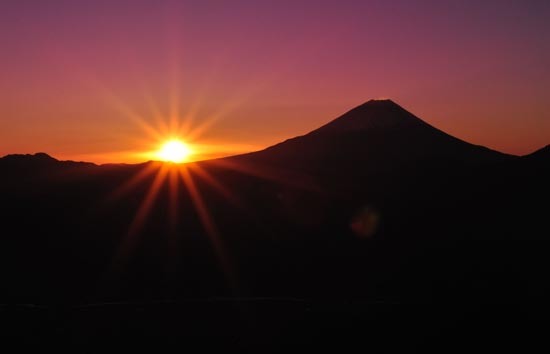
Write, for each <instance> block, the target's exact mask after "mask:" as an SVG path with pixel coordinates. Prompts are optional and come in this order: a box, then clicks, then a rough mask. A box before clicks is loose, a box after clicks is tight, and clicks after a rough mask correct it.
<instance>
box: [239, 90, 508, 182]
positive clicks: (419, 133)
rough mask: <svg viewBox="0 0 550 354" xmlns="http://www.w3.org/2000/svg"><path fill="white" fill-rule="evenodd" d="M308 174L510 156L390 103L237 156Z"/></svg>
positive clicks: (369, 105) (371, 103)
mask: <svg viewBox="0 0 550 354" xmlns="http://www.w3.org/2000/svg"><path fill="white" fill-rule="evenodd" d="M237 158H238V159H244V160H251V161H254V162H259V163H271V164H274V165H276V166H283V167H285V168H293V167H295V168H298V169H301V170H303V169H309V170H310V171H311V172H321V171H323V172H324V171H327V170H334V171H337V173H341V171H340V169H341V168H344V171H346V172H345V173H347V172H348V171H353V170H357V169H362V170H370V171H373V172H380V171H385V170H388V169H394V168H399V167H403V166H405V165H411V164H416V163H418V162H420V161H427V160H430V161H431V163H434V162H438V161H447V162H449V161H451V160H452V161H453V163H459V164H468V163H470V164H471V163H481V162H489V161H499V160H503V159H506V158H510V156H508V155H505V154H502V153H499V152H496V151H493V150H490V149H488V148H485V147H482V146H476V145H472V144H469V143H466V142H464V141H462V140H460V139H457V138H455V137H453V136H450V135H448V134H446V133H444V132H442V131H440V130H438V129H436V128H434V127H432V126H431V125H429V124H427V123H426V122H424V121H422V120H421V119H420V118H418V117H416V116H414V115H413V114H411V113H410V112H408V111H406V110H405V109H403V108H402V107H400V106H399V105H397V104H396V103H394V102H393V101H391V100H370V101H368V102H366V103H364V104H363V105H360V106H358V107H356V108H354V109H352V110H351V111H349V112H347V113H345V114H343V115H342V116H341V117H339V118H337V119H335V120H333V121H332V122H330V123H328V124H326V125H324V126H322V127H321V128H319V129H316V130H314V131H312V132H310V133H308V134H306V135H304V136H299V137H296V138H293V139H289V140H287V141H285V142H282V143H280V144H277V145H275V146H272V147H269V148H267V149H265V150H263V151H260V152H255V153H251V154H248V155H243V156H241V157H237Z"/></svg>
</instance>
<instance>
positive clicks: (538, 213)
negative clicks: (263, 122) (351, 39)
mask: <svg viewBox="0 0 550 354" xmlns="http://www.w3.org/2000/svg"><path fill="white" fill-rule="evenodd" d="M546 152H547V148H546V149H543V150H541V151H540V152H537V153H535V154H532V155H528V156H525V157H516V156H509V155H505V154H501V153H499V152H496V151H492V150H490V149H487V148H484V147H480V146H475V145H472V144H469V143H467V142H464V141H461V140H459V139H457V138H454V137H452V136H449V135H448V134H446V133H444V132H441V131H439V130H437V129H436V128H434V127H432V126H430V125H428V124H427V123H425V122H423V121H422V120H420V119H419V118H417V117H415V116H414V115H412V114H411V113H409V112H407V111H406V110H404V109H403V108H401V107H399V106H398V105H396V104H395V103H393V102H392V101H386V100H384V101H369V102H367V103H365V104H363V105H361V106H359V107H357V108H355V109H353V110H351V111H350V112H348V113H346V114H344V115H343V116H341V117H339V118H337V119H336V120H334V121H332V122H330V123H328V124H327V125H325V126H323V127H321V128H319V129H317V130H314V131H312V132H311V133H309V134H306V135H304V136H301V137H297V138H294V139H290V140H287V141H285V142H283V143H281V144H278V145H275V146H273V147H270V148H268V149H265V150H263V151H259V152H255V153H251V154H245V155H240V156H234V157H229V158H224V159H217V160H210V161H203V162H198V163H191V164H186V165H181V166H178V165H170V164H162V163H158V162H148V163H144V164H139V165H105V166H96V165H93V164H84V163H75V162H60V161H57V160H55V159H53V158H51V157H49V156H47V155H45V154H38V155H32V156H31V155H27V156H21V155H18V156H8V157H4V158H2V159H0V195H1V200H2V204H1V206H0V217H1V224H0V225H1V226H2V232H1V237H0V267H1V268H0V269H1V270H0V275H1V276H2V279H3V282H2V285H1V290H2V291H1V295H0V298H1V299H2V302H3V303H7V304H14V303H17V304H21V303H27V304H29V303H30V304H38V305H43V306H59V307H61V308H62V309H63V311H65V312H68V313H70V314H72V316H75V318H76V319H75V320H74V321H76V322H75V323H80V322H78V321H79V319H80V318H81V317H80V316H81V315H83V314H82V313H81V312H79V311H81V310H78V311H77V310H75V309H81V306H83V305H85V304H99V303H105V302H123V303H125V304H128V303H130V304H131V303H132V302H140V303H143V302H145V303H147V304H149V305H148V306H151V308H149V310H147V311H150V312H147V311H146V312H147V313H148V315H147V316H150V317H147V318H148V322H151V323H155V326H157V325H158V324H159V323H162V321H163V320H167V319H170V320H169V321H168V322H169V323H170V325H168V324H167V325H166V326H164V327H161V328H163V329H162V330H161V329H157V328H154V326H148V325H146V324H142V325H141V326H142V327H140V330H141V331H142V332H140V333H141V335H144V336H147V333H150V332H151V333H153V332H154V333H157V334H158V333H159V332H163V331H164V330H165V329H167V328H168V327H169V326H176V328H180V327H178V326H183V327H184V329H182V330H185V331H188V330H190V328H193V327H194V324H195V323H191V322H185V321H184V322H185V324H183V323H182V322H180V320H178V319H176V318H174V316H173V315H168V313H170V311H171V310H174V311H176V312H177V313H181V316H178V318H185V317H186V316H189V314H191V313H192V314H193V316H192V318H194V319H195V320H197V321H199V322H200V320H199V319H201V318H209V319H211V321H212V322H217V321H218V319H219V317H220V316H222V315H221V314H222V313H226V312H225V311H226V310H227V306H226V305H223V304H222V303H219V302H216V301H215V300H214V299H215V298H217V297H223V298H228V297H230V298H237V299H241V300H239V301H240V302H239V303H238V304H237V305H236V307H235V308H237V309H238V310H236V312H235V311H233V310H235V308H233V307H231V308H232V310H231V311H229V312H227V313H231V314H233V315H235V314H236V313H241V312H239V311H241V309H242V307H243V306H244V307H246V308H248V307H251V308H253V309H254V310H253V311H252V312H254V313H255V314H256V315H258V316H259V317H257V318H256V320H257V321H258V323H263V324H265V323H264V322H262V319H263V320H264V321H265V322H269V323H271V325H273V326H279V327H278V329H277V330H280V329H281V328H286V329H287V330H291V329H292V330H291V332H292V333H293V335H296V336H297V337H300V338H302V337H304V336H305V337H307V338H319V337H324V338H326V340H325V342H323V341H320V342H317V341H318V339H316V341H315V344H316V345H317V347H315V346H314V347H315V348H322V347H323V343H326V341H329V342H330V338H333V337H331V336H334V340H335V341H336V338H338V337H339V336H340V335H348V334H349V335H352V336H354V338H355V339H357V340H358V343H362V345H365V341H364V336H365V333H372V334H373V335H372V336H369V338H368V340H367V343H368V344H367V347H368V346H369V345H374V346H376V345H380V346H381V347H383V346H386V345H387V342H388V341H391V338H392V336H393V335H396V336H398V337H400V338H402V336H403V335H405V333H407V335H408V336H409V337H407V338H408V341H403V342H401V343H411V341H412V342H417V341H419V340H420V341H421V340H422V338H425V333H431V332H430V331H434V332H437V333H439V332H440V331H446V330H448V332H445V333H446V334H445V335H444V336H443V337H441V338H443V339H440V340H442V341H443V342H449V341H451V342H461V343H473V339H468V338H470V337H464V336H465V333H466V332H467V331H466V329H469V330H472V328H474V329H475V328H477V330H479V331H480V332H479V333H482V332H483V331H484V330H486V328H487V327H488V326H489V327H490V326H493V327H492V328H493V330H494V332H492V333H493V334H494V335H495V336H496V335H497V334H498V336H500V337H502V333H509V334H511V333H516V332H514V331H517V330H519V329H518V327H517V324H518V323H522V324H525V323H526V321H527V320H530V319H531V317H529V316H534V313H539V312H531V311H530V310H529V311H527V314H525V313H523V312H521V311H520V312H521V313H519V314H518V313H515V312H513V311H512V310H510V311H511V312H510V313H509V314H510V317H507V319H506V320H503V319H502V318H503V315H502V316H495V317H494V318H495V319H498V320H494V321H493V320H488V318H489V317H488V316H493V314H492V313H491V314H490V315H489V314H488V313H482V314H480V312H479V311H482V312H483V311H484V310H483V307H482V306H481V305H480V304H484V303H485V304H487V303H507V304H511V303H513V304H517V303H522V304H525V303H536V302H537V301H539V300H540V301H543V300H544V299H545V298H546V297H547V295H548V283H547V280H546V279H547V278H548V277H547V275H548V274H547V272H546V269H547V266H548V265H549V264H548V257H547V251H548V246H549V244H548V240H547V238H548V235H549V234H550V230H549V227H548V223H547V217H548V208H547V207H546V206H547V202H548V200H549V197H550V189H549V187H548V182H547V181H548V180H550V170H549V166H550V159H549V156H548V154H547V153H546ZM249 297H253V298H255V299H256V300H255V301H258V300H257V299H258V297H260V298H261V299H263V300H262V301H267V303H263V302H261V301H260V303H258V302H254V301H252V302H253V303H252V302H249V301H247V300H246V299H248V298H249ZM190 299H195V300H196V299H209V300H208V301H213V303H210V302H206V303H205V302H201V303H196V302H192V301H191V300H190ZM243 299H244V300H243ZM266 299H269V300H266ZM195 300H193V301H195ZM158 301H161V302H162V303H164V304H166V303H168V304H173V303H174V302H175V303H178V304H179V305H178V307H177V308H173V307H170V306H169V305H166V306H167V307H168V309H166V308H163V309H159V308H158V307H155V306H154V305H153V304H155V303H157V302H158ZM187 301H191V302H189V303H187ZM269 301H271V302H269ZM278 301H279V302H278ZM275 303H277V304H278V305H275ZM410 303H413V304H417V305H418V304H431V305H432V306H434V304H437V308H433V307H430V308H428V309H422V310H421V311H420V312H421V313H420V314H416V315H414V316H415V318H420V317H422V318H423V317H425V316H427V317H428V318H432V319H433V321H435V322H433V323H431V322H429V321H426V322H424V323H420V324H421V325H419V324H418V323H415V321H412V322H411V319H410V318H408V319H407V318H406V317H407V316H408V315H405V314H404V313H403V312H402V308H394V307H391V308H389V307H387V306H390V305H389V304H410ZM270 304H271V305H270ZM94 306H99V307H98V308H99V309H101V311H104V312H101V311H100V312H101V313H103V315H99V314H98V313H97V312H95V310H89V308H88V307H86V309H88V310H86V311H90V312H86V316H91V318H96V317H94V316H99V317H98V318H100V320H97V319H95V320H91V324H86V325H84V324H83V323H80V324H81V325H82V326H84V327H85V328H87V329H86V330H83V331H85V332H89V331H92V332H93V331H98V329H97V328H96V329H90V328H89V327H86V326H92V327H93V326H94V325H93V324H94V323H96V324H98V326H99V327H101V325H99V323H105V322H109V323H110V322H111V321H115V322H116V321H121V320H122V318H127V317H132V316H134V315H135V316H137V314H135V313H133V312H132V311H133V307H131V306H130V305H126V306H127V307H124V308H118V307H116V306H115V307H114V308H107V309H104V308H103V307H102V306H100V305H94ZM277 306H281V308H277V310H276V311H275V310H274V309H275V308H276V307H277ZM381 306H386V307H381ZM392 306H393V305H392ZM92 308H94V307H92ZM266 308H267V309H269V310H268V311H267V312H269V313H270V315H266ZM441 308H443V309H447V310H449V309H451V308H452V309H459V310H456V311H455V310H453V311H455V312H452V311H451V312H448V313H449V315H448V317H445V316H440V315H439V313H440V310H441ZM142 310H143V308H142ZM98 311H99V310H98ZM159 311H160V312H159ZM209 311H211V312H209ZM308 311H309V312H308ZM536 311H539V310H538V309H537V310H536ZM497 312H498V311H497ZM129 313H130V314H129ZM160 313H162V314H163V315H160ZM275 313H278V314H280V316H275ZM260 314H261V315H260ZM233 315H232V316H233ZM102 316H103V317H102ZM118 316H120V317H118ZM140 316H141V315H140ZM159 316H160V318H159ZM223 316H225V315H223ZM263 316H266V317H263ZM483 316H486V317H483ZM526 316H527V317H526ZM537 316H538V315H537ZM113 317H114V318H115V320H113ZM137 317H139V316H137ZM504 317H506V316H504ZM86 318H88V317H86ZM132 318H133V317H132ZM465 318H467V319H468V320H464V319H465ZM480 318H485V322H483V321H481V322H479V320H480ZM491 318H493V317H491ZM63 319H64V320H66V318H65V317H64V318H63ZM101 319H103V320H101ZM225 319H227V318H225ZM366 319H368V321H367V320H366ZM232 320H233V319H232V318H229V320H228V321H229V322H228V323H232V322H231V321H232ZM94 321H97V322H94ZM247 321H248V319H247ZM403 321H405V322H403ZM245 322H246V321H245ZM473 322H475V323H479V325H475V323H473ZM71 323H72V322H71ZM247 323H248V322H247ZM384 323H385V324H386V327H384ZM392 323H393V324H395V323H408V325H406V326H405V325H403V326H401V327H399V326H397V327H395V326H394V325H391V324H392ZM442 324H443V325H442ZM203 325H204V326H205V328H208V324H207V323H204V324H203ZM240 325H242V323H241V324H240ZM379 325H380V326H382V327H379ZM228 326H230V324H228ZM243 326H245V327H246V328H247V331H248V330H251V329H250V328H255V325H254V321H252V322H250V323H248V324H246V325H243ZM281 326H282V327H281ZM285 326H287V327H285ZM476 326H477V327H476ZM256 327H257V326H256ZM239 328H240V327H239ZM258 328H261V326H260V327H258ZM304 328H305V329H304ZM445 328H446V329H445ZM524 328H526V327H525V325H524ZM271 330H272V329H270V331H271ZM220 331H222V332H223V330H220ZM411 331H412V332H411ZM237 332H238V330H237ZM94 333H95V332H94ZM125 333H126V332H125ZM166 333H172V332H170V331H169V330H167V332H166ZM186 333H187V332H186ZM216 333H218V332H216ZM254 333H255V335H256V334H258V332H257V331H254ZM269 333H279V332H277V331H275V332H269ZM468 333H470V332H468ZM127 334H128V333H127ZM218 334H219V333H218ZM212 335H213V334H212ZM134 337H135V336H134ZM383 338H386V339H383ZM438 338H439V337H438ZM465 338H466V339H465ZM485 339H486V341H487V343H490V342H491V339H490V337H485ZM465 340H466V342H465ZM469 340H471V342H469ZM350 343H352V342H350ZM491 343H492V342H491ZM522 343H523V342H522ZM350 345H351V344H350ZM306 347H307V348H311V346H309V345H308V346H306ZM336 348H338V345H337V346H336V347H335V349H336ZM282 349H285V348H282ZM403 349H410V348H408V347H404V348H403ZM432 349H434V350H435V347H432ZM274 351H275V349H274Z"/></svg>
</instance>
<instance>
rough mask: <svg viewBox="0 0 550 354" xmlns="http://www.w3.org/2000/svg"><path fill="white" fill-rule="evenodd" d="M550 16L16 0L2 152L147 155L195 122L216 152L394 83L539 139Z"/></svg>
mask: <svg viewBox="0 0 550 354" xmlns="http://www.w3.org/2000/svg"><path fill="white" fill-rule="evenodd" d="M548 19H550V4H549V3H548V2H547V1H483V2H482V4H480V2H478V1H464V2H458V1H392V2H388V1H296V0H294V1H277V2H274V1H261V0H258V1H234V2H227V1H194V2H191V1H158V0H155V1H152V0H151V1H144V0H135V1H93V2H92V1H48V2H45V1H26V0H8V1H3V2H2V5H0V44H1V46H2V50H1V53H0V77H1V78H2V79H0V155H5V154H9V153H34V152H38V151H44V152H47V153H49V154H51V155H53V156H55V157H57V158H60V159H78V160H89V161H94V162H100V163H103V162H137V161H139V160H140V159H142V157H141V156H142V155H140V154H141V153H143V152H146V151H149V150H151V149H156V147H157V146H158V144H159V143H160V141H161V140H163V139H165V138H169V137H170V136H171V135H174V134H175V132H176V131H180V132H181V135H182V136H181V137H182V138H184V139H187V140H190V143H192V144H195V146H196V148H197V151H198V152H199V153H198V154H197V155H196V156H195V158H199V159H200V158H208V157H214V156H221V155H227V154H234V153H239V152H244V151H251V150H256V149H260V148H263V147H266V146H268V145H271V144H274V143H276V142H279V141H281V140H284V139H286V138H289V137H293V136H296V135H300V134H304V133H306V132H308V131H310V130H313V129H315V128H317V127H318V126H320V125H322V124H324V123H326V122H327V121H329V120H331V119H333V118H335V117H337V116H338V115H340V114H342V113H343V112H345V111H347V110H349V109H351V108H353V107H354V106H356V105H359V104H361V103H363V102H364V101H367V100H369V99H371V98H381V97H385V98H391V99H393V100H394V101H396V102H397V103H399V104H401V105H402V106H404V107H405V108H406V109H408V110H410V111H411V112H413V113H414V114H416V115H418V116H419V117H421V118H423V119H424V120H426V121H427V122H428V123H430V124H432V125H435V126H436V127H438V128H440V129H442V130H444V131H446V132H448V133H450V134H452V135H455V136H457V137H459V138H461V139H464V140H467V141H469V142H472V143H475V144H481V145H486V146H488V147H491V148H494V149H497V150H500V151H503V152H508V153H514V154H525V153H529V152H531V151H533V150H535V149H538V148H540V147H542V146H544V145H546V144H549V143H550V113H549V112H550V65H549V63H550V40H548V39H549V38H550V36H549V35H550V21H548ZM162 122H165V124H164V125H166V127H164V128H163V123H162ZM170 122H171V123H170ZM146 127H149V128H146ZM178 128H180V129H178ZM152 131H155V132H158V134H156V136H155V134H153V133H152Z"/></svg>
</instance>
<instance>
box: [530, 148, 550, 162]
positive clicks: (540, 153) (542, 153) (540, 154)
mask: <svg viewBox="0 0 550 354" xmlns="http://www.w3.org/2000/svg"><path fill="white" fill-rule="evenodd" d="M524 157H525V158H528V159H537V160H546V161H547V162H549V163H550V145H546V146H545V147H543V148H541V149H538V150H537V151H535V152H532V153H530V154H528V155H525V156H524Z"/></svg>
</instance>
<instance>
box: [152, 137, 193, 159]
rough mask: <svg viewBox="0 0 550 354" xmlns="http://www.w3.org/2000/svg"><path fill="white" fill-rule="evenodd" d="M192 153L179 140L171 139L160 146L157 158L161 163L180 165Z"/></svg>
mask: <svg viewBox="0 0 550 354" xmlns="http://www.w3.org/2000/svg"><path fill="white" fill-rule="evenodd" d="M191 153H192V151H191V149H190V148H189V146H188V145H187V144H186V143H184V142H183V141H181V140H177V139H173V140H169V141H167V142H165V143H164V144H162V147H161V148H160V150H159V151H158V153H157V156H158V158H159V159H161V160H162V161H166V162H175V163H180V162H184V161H186V160H187V158H188V157H189V155H191Z"/></svg>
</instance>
